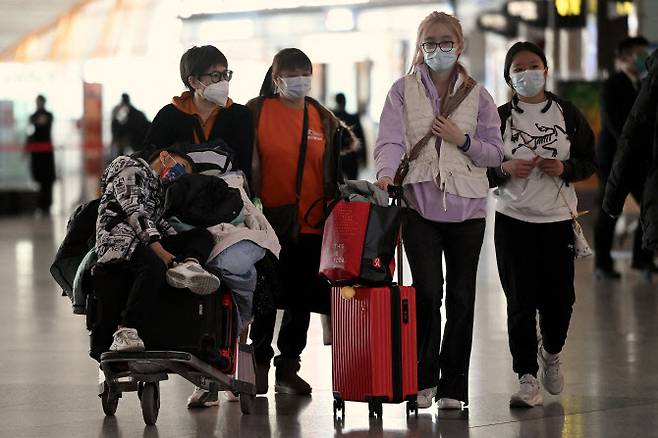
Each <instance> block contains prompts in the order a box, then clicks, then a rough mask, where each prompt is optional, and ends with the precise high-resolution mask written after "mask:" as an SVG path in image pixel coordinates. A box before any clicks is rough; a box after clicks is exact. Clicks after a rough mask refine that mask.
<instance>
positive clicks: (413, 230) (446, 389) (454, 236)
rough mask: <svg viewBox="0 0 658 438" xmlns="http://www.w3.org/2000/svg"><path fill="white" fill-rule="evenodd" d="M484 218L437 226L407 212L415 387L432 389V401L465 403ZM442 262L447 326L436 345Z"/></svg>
mask: <svg viewBox="0 0 658 438" xmlns="http://www.w3.org/2000/svg"><path fill="white" fill-rule="evenodd" d="M484 228H485V220H484V219H471V220H467V221H464V222H458V223H439V222H433V221H429V220H427V219H424V218H423V217H421V216H420V215H419V214H418V213H417V212H415V211H414V210H410V209H408V210H406V223H405V224H404V225H403V227H402V234H403V239H404V248H405V251H406V253H407V257H408V258H409V266H410V267H411V273H412V276H413V285H414V287H415V288H416V320H417V338H418V388H419V389H425V388H430V387H433V386H438V388H437V398H443V397H445V398H453V399H456V400H461V401H463V402H465V403H468V368H469V364H470V359H471V344H472V339H473V316H474V310H475V279H476V275H477V267H478V260H479V256H480V249H481V248H482V241H483V239H484ZM443 255H445V261H446V325H445V334H444V336H443V344H442V343H441V303H442V300H443V283H444V276H443V266H442V256H443Z"/></svg>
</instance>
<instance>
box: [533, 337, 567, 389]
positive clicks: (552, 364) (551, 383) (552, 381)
mask: <svg viewBox="0 0 658 438" xmlns="http://www.w3.org/2000/svg"><path fill="white" fill-rule="evenodd" d="M537 362H538V363H539V380H541V383H542V385H544V388H546V391H548V392H550V393H551V394H553V395H558V394H560V393H561V392H562V390H563V389H564V375H562V371H561V370H560V365H561V363H560V354H559V353H558V354H550V353H548V352H546V350H544V347H543V346H541V345H540V346H539V349H538V350H537Z"/></svg>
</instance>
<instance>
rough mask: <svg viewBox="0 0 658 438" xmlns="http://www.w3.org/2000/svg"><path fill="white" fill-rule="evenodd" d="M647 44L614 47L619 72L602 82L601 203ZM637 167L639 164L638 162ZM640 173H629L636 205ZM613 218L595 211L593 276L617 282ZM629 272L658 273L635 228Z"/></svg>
mask: <svg viewBox="0 0 658 438" xmlns="http://www.w3.org/2000/svg"><path fill="white" fill-rule="evenodd" d="M648 47H649V42H648V41H647V40H646V39H645V38H644V37H641V36H638V37H632V38H626V39H624V40H623V41H622V42H621V43H619V46H618V47H617V53H616V54H617V65H618V67H619V71H618V72H617V73H615V74H614V75H612V76H611V77H610V78H609V79H607V80H606V81H605V82H604V83H603V90H602V92H601V128H602V129H601V135H600V137H599V142H598V145H597V148H596V155H597V160H598V165H599V191H600V202H601V203H602V202H603V195H604V193H605V187H606V184H607V182H608V178H609V176H610V170H611V169H612V163H613V159H614V157H615V153H616V151H617V145H618V144H619V137H620V136H621V132H622V128H623V127H624V123H625V122H626V119H627V117H628V114H629V113H630V111H631V108H632V106H633V103H634V102H635V99H636V97H637V95H638V91H639V89H640V80H641V79H642V78H643V77H644V75H645V74H646V72H647V69H646V66H645V61H646V59H647V55H648ZM638 164H641V163H638ZM640 174H641V172H637V173H633V174H629V175H628V178H631V180H632V182H631V184H630V187H631V190H630V193H631V195H632V196H633V198H634V199H635V201H637V202H638V203H639V202H640V200H641V199H642V191H643V181H641V180H640V179H639V178H638V177H637V176H638V175H640ZM616 223H617V219H616V218H613V217H611V216H609V215H608V214H606V213H605V212H603V210H600V211H599V214H598V217H597V219H596V224H595V225H594V249H595V252H596V254H595V260H594V268H595V270H594V273H595V276H596V277H597V278H601V279H606V278H607V279H619V278H621V274H620V273H619V272H618V271H617V270H616V269H615V266H614V263H613V261H612V257H611V255H610V250H611V249H612V243H613V240H614V235H615V225H616ZM631 267H632V268H633V269H639V270H647V271H651V272H656V271H658V268H657V267H656V265H655V264H654V263H653V259H652V255H651V253H650V252H648V251H646V250H643V249H642V227H641V226H640V225H638V226H637V228H636V230H635V235H634V239H633V256H632V260H631Z"/></svg>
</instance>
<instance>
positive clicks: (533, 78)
mask: <svg viewBox="0 0 658 438" xmlns="http://www.w3.org/2000/svg"><path fill="white" fill-rule="evenodd" d="M510 79H511V82H512V87H513V88H514V90H515V91H516V92H517V93H519V95H521V96H523V97H534V96H536V95H538V94H539V93H540V92H541V91H542V90H543V89H544V86H545V85H546V77H544V70H526V71H521V72H518V73H512V74H510Z"/></svg>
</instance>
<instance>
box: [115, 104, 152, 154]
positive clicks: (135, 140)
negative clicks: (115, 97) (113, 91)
mask: <svg viewBox="0 0 658 438" xmlns="http://www.w3.org/2000/svg"><path fill="white" fill-rule="evenodd" d="M149 126H150V123H149V121H148V119H147V118H146V116H145V115H144V113H143V112H141V111H140V110H138V109H137V108H135V107H134V106H133V105H132V104H131V103H130V96H129V95H128V94H126V93H123V94H122V95H121V102H120V103H119V104H118V105H117V106H115V107H114V108H113V109H112V146H111V156H112V159H114V158H116V157H118V156H119V155H126V154H127V153H129V151H130V150H133V151H136V150H139V149H140V147H141V146H142V142H143V141H144V136H145V135H146V132H147V131H148V129H149Z"/></svg>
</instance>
